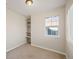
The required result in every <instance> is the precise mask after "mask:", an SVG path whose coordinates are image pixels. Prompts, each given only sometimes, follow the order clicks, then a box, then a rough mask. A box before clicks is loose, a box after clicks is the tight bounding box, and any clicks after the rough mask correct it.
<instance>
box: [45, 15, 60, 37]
mask: <svg viewBox="0 0 79 59" xmlns="http://www.w3.org/2000/svg"><path fill="white" fill-rule="evenodd" d="M49 17H50V16H49ZM53 17H54V16H53ZM57 17H59V16H57ZM46 18H47V17H45V25H46ZM58 22H59V21H58ZM57 27H58V35H48V32H47V30H46V26H45V29H44V30H45V36H46V37H53V38H59V35H60V34H59V33H60V30H59V25H58V26H57Z"/></svg>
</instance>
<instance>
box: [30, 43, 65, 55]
mask: <svg viewBox="0 0 79 59" xmlns="http://www.w3.org/2000/svg"><path fill="white" fill-rule="evenodd" d="M31 45H32V46H35V47H38V48H42V49H45V50H49V51H53V52H56V53H58V54H62V55H65V56H66V53H64V52H60V51H57V50H54V49H49V48H45V47H42V46H38V45H36V44H31Z"/></svg>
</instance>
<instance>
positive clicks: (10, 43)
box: [6, 8, 26, 51]
mask: <svg viewBox="0 0 79 59" xmlns="http://www.w3.org/2000/svg"><path fill="white" fill-rule="evenodd" d="M6 12H7V14H6V21H7V23H6V39H7V40H6V45H7V47H6V49H7V51H9V50H11V49H13V48H15V47H18V46H20V45H21V44H24V43H25V42H26V41H25V37H26V18H25V17H24V16H22V15H20V14H18V13H16V12H14V11H13V10H10V9H9V8H7V10H6Z"/></svg>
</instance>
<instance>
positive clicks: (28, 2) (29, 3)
mask: <svg viewBox="0 0 79 59" xmlns="http://www.w3.org/2000/svg"><path fill="white" fill-rule="evenodd" d="M25 3H26V4H27V5H29V6H31V5H32V4H33V1H32V0H26V1H25Z"/></svg>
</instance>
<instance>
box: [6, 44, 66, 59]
mask: <svg viewBox="0 0 79 59" xmlns="http://www.w3.org/2000/svg"><path fill="white" fill-rule="evenodd" d="M6 59H65V56H63V55H60V54H57V53H55V52H51V51H47V50H44V49H41V48H37V47H33V46H30V45H28V44H24V45H22V46H20V47H18V48H16V49H13V50H11V51H9V52H8V53H7V55H6Z"/></svg>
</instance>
